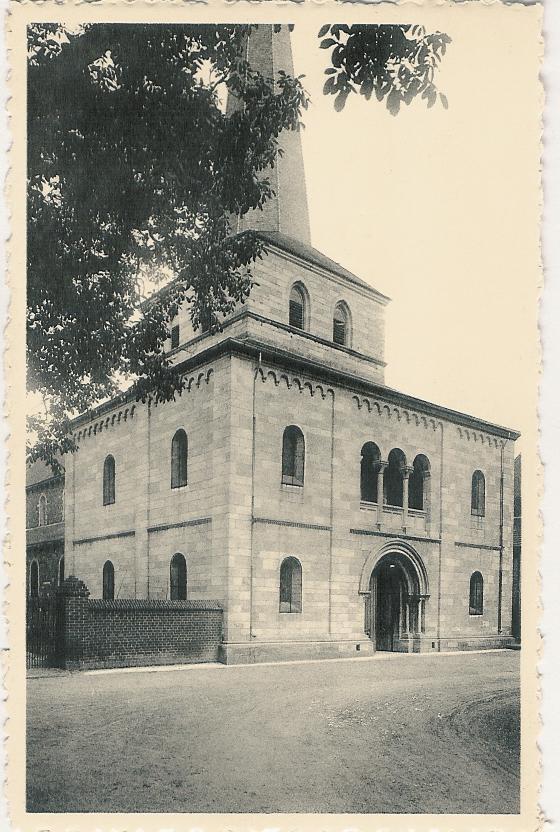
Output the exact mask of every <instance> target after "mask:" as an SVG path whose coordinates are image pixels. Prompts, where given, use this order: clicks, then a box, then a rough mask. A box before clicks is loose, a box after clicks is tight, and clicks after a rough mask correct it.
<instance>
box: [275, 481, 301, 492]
mask: <svg viewBox="0 0 560 832" xmlns="http://www.w3.org/2000/svg"><path fill="white" fill-rule="evenodd" d="M280 484H281V486H282V488H285V489H287V490H288V491H302V490H303V483H302V484H301V485H298V484H297V483H291V482H283V483H280Z"/></svg>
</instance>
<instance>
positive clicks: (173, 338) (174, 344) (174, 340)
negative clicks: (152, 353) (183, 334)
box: [171, 324, 179, 350]
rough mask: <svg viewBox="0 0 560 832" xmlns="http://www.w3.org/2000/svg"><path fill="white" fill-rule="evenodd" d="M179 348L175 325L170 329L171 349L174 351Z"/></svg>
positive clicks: (177, 325) (176, 326)
mask: <svg viewBox="0 0 560 832" xmlns="http://www.w3.org/2000/svg"><path fill="white" fill-rule="evenodd" d="M178 346H179V324H175V326H174V327H172V328H171V349H172V350H175V349H177V347H178Z"/></svg>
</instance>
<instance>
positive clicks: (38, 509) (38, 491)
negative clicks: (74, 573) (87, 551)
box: [25, 462, 64, 598]
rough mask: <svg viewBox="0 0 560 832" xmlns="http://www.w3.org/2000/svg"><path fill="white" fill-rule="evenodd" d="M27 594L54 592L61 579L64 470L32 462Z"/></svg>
mask: <svg viewBox="0 0 560 832" xmlns="http://www.w3.org/2000/svg"><path fill="white" fill-rule="evenodd" d="M25 501H26V514H25V529H26V531H25V536H26V550H27V558H26V562H27V568H26V583H27V596H28V597H29V598H37V597H39V596H43V595H49V594H52V593H53V592H55V591H56V589H57V588H58V587H59V586H60V584H61V582H62V581H63V580H64V473H61V474H54V473H53V470H52V469H51V468H50V466H48V465H45V464H44V463H42V462H34V463H33V465H30V466H28V468H27V471H26V488H25Z"/></svg>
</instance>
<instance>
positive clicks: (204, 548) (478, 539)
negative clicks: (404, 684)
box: [65, 26, 518, 662]
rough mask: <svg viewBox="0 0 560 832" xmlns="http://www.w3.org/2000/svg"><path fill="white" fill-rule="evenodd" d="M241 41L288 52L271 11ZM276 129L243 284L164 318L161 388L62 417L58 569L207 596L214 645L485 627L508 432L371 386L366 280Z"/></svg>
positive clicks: (508, 482) (506, 575)
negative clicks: (64, 454)
mask: <svg viewBox="0 0 560 832" xmlns="http://www.w3.org/2000/svg"><path fill="white" fill-rule="evenodd" d="M251 50H253V52H252V53H251ZM249 57H250V60H252V61H253V62H257V63H258V61H263V60H264V59H265V58H266V60H267V61H269V63H270V67H271V71H274V72H277V71H278V69H285V70H286V71H288V72H291V71H292V67H291V54H290V43H289V34H288V32H287V30H286V29H285V27H282V29H281V30H280V32H278V33H273V31H272V28H271V27H265V26H261V27H259V29H258V30H257V31H256V32H255V33H253V34H252V35H251V40H250V43H249ZM289 142H290V144H289V147H288V148H287V152H286V153H285V154H284V155H283V156H282V157H281V158H279V161H278V164H277V166H276V168H275V171H274V175H275V176H276V181H275V189H276V197H275V198H274V199H273V200H271V201H270V203H268V204H267V210H266V211H265V212H261V213H254V214H252V215H247V216H246V217H244V218H243V223H242V225H241V227H240V229H239V230H243V228H247V227H252V228H255V229H256V230H257V231H258V232H259V233H260V234H261V236H262V239H263V241H264V242H265V245H266V248H267V255H266V256H265V257H264V259H263V260H262V261H260V262H258V263H257V265H256V266H255V270H254V272H255V281H256V285H255V287H254V289H253V290H252V292H251V296H250V297H249V299H248V301H247V302H246V303H245V304H244V305H242V306H240V307H239V308H238V309H237V310H236V311H235V313H234V314H232V315H231V316H230V317H229V318H228V319H227V320H226V322H225V325H224V327H223V331H221V332H206V333H202V334H201V333H199V332H196V333H195V332H193V330H192V327H191V325H190V319H189V314H188V309H186V308H185V309H183V310H181V312H180V314H179V316H178V318H177V319H176V320H175V321H173V322H172V323H171V328H170V340H169V343H168V347H169V349H170V351H171V352H172V355H173V360H174V361H175V362H176V363H177V364H178V365H179V367H180V369H181V372H182V373H183V374H184V375H185V377H186V379H187V385H186V389H185V391H184V392H183V394H182V395H181V396H180V397H178V398H177V400H176V401H174V402H169V403H166V404H163V405H158V406H154V405H150V404H145V405H144V404H141V403H138V402H134V401H133V400H128V399H127V398H126V396H125V395H123V396H122V397H120V398H119V399H116V400H114V401H112V402H109V403H107V404H104V405H102V406H100V407H99V408H97V410H96V411H94V412H93V413H88V414H87V415H84V416H82V417H80V418H78V419H77V420H76V421H75V423H74V431H75V437H76V439H77V442H78V444H79V451H78V452H77V453H75V454H74V455H72V456H71V457H70V458H69V459H68V460H67V462H66V531H65V551H66V568H67V572H68V573H71V574H73V575H77V576H78V577H79V578H80V579H82V580H83V581H85V583H86V584H87V586H88V587H89V590H90V592H91V594H92V596H93V597H105V598H137V599H144V598H152V599H163V598H172V599H181V598H188V599H189V600H215V601H218V602H219V603H220V604H221V605H223V608H224V632H223V644H222V658H223V660H224V661H227V662H245V661H263V660H270V659H292V658H306V657H335V656H355V655H356V656H357V655H363V654H364V653H369V652H372V651H374V650H376V649H378V650H397V651H403V652H407V651H408V652H412V651H439V650H448V649H473V648H480V647H499V646H503V645H506V644H508V643H509V642H511V640H512V638H511V616H512V528H513V460H514V442H515V440H516V438H517V437H518V434H517V433H516V432H515V431H513V430H509V429H507V428H504V427H500V426H498V425H493V424H489V423H488V422H485V421H483V420H480V419H477V418H476V417H473V416H469V415H466V414H463V413H458V412H455V411H452V410H449V409H447V408H444V407H441V406H438V405H436V404H431V403H429V402H426V401H422V400H420V399H417V398H413V397H411V396H408V395H406V394H404V393H401V392H398V391H395V390H393V389H391V388H388V387H387V386H385V383H384V374H385V357H384V343H385V333H384V315H385V307H386V305H387V303H388V298H387V297H385V296H384V295H383V294H381V293H380V292H378V291H377V290H376V289H374V288H373V287H372V286H370V285H369V284H367V283H365V282H364V281H363V280H361V279H360V278H359V277H357V276H355V275H353V274H352V273H350V272H349V271H347V270H346V269H345V268H343V267H342V266H340V265H339V264H338V263H335V262H333V261H332V260H330V259H329V258H327V257H326V256H325V255H323V254H322V253H321V252H319V251H317V250H316V249H314V248H313V247H312V246H311V243H310V240H309V232H308V228H309V225H308V220H307V204H306V200H305V193H304V188H303V192H302V188H301V185H302V182H303V184H304V178H303V161H302V157H301V147H300V144H299V137H298V135H297V133H295V134H291V135H290V137H289ZM295 182H297V188H296V187H292V185H291V183H295Z"/></svg>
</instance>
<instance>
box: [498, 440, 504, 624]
mask: <svg viewBox="0 0 560 832" xmlns="http://www.w3.org/2000/svg"><path fill="white" fill-rule="evenodd" d="M499 545H500V562H499V568H498V635H499V634H500V633H501V632H502V591H503V590H502V583H503V564H504V445H503V443H502V444H501V445H500V543H499Z"/></svg>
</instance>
